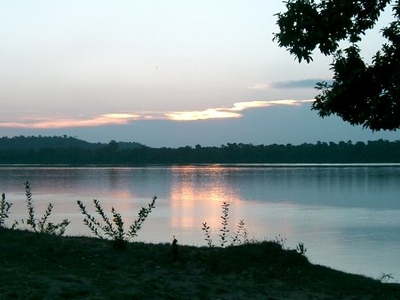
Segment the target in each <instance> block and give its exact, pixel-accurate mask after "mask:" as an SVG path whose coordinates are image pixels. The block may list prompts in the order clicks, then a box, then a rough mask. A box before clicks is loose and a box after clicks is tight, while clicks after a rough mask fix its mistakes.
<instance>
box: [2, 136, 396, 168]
mask: <svg viewBox="0 0 400 300" xmlns="http://www.w3.org/2000/svg"><path fill="white" fill-rule="evenodd" d="M31 138H32V137H31ZM31 138H29V137H27V138H25V139H27V140H30V139H31ZM34 139H35V141H37V142H40V140H41V138H37V137H35V138H34ZM42 139H48V138H47V137H42ZM62 139H68V140H70V141H71V144H70V146H68V143H66V144H64V145H63V146H62V147H61V146H59V147H50V146H47V145H46V143H44V144H41V146H39V145H36V146H33V145H32V146H31V147H22V146H18V147H10V145H8V147H4V144H3V142H4V140H5V139H4V138H0V164H68V165H88V164H103V165H108V164H109V165H141V164H142V165H143V164H191V163H400V141H387V140H382V139H380V140H376V141H368V142H366V143H365V142H356V143H353V142H352V141H348V142H343V141H342V142H339V143H334V142H328V143H326V142H317V143H316V144H310V143H303V144H300V145H292V144H286V145H282V144H271V145H252V144H242V143H228V144H226V145H221V146H220V147H215V146H214V147H202V146H201V145H196V146H195V147H191V146H185V147H179V148H167V147H162V148H152V147H148V146H144V145H141V144H137V143H134V144H132V145H131V146H132V147H127V146H126V145H127V143H125V142H122V143H118V142H116V141H114V140H112V141H110V142H109V143H105V144H101V143H97V144H96V147H79V146H77V141H76V139H75V138H71V137H69V138H66V137H63V138H62ZM85 143H87V142H85ZM128 144H129V143H128ZM59 145H60V144H59ZM133 145H134V146H133Z"/></svg>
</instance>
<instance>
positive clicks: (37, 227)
mask: <svg viewBox="0 0 400 300" xmlns="http://www.w3.org/2000/svg"><path fill="white" fill-rule="evenodd" d="M25 195H26V206H27V208H28V219H27V220H26V224H27V225H29V226H30V227H31V228H32V230H33V231H34V232H37V233H47V234H54V235H63V234H64V233H65V229H66V227H67V226H68V225H69V223H70V221H68V220H67V219H64V220H62V221H61V222H60V223H58V224H54V223H51V222H48V219H49V217H50V216H51V213H52V211H53V208H54V206H53V204H51V203H49V204H48V205H47V208H46V211H45V213H44V215H43V217H42V218H40V219H37V218H36V217H35V206H34V204H33V199H32V193H31V187H30V185H29V182H28V181H27V182H25ZM22 223H24V221H23V220H22ZM16 224H18V223H17V222H16Z"/></svg>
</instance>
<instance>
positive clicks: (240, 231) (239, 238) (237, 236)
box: [201, 202, 249, 248]
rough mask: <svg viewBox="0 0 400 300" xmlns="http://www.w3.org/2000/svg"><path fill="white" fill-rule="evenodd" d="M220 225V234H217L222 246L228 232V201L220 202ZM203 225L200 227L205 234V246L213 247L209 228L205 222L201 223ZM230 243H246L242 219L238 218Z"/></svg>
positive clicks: (245, 231)
mask: <svg viewBox="0 0 400 300" xmlns="http://www.w3.org/2000/svg"><path fill="white" fill-rule="evenodd" d="M221 219H222V222H221V225H222V227H221V228H220V229H219V231H220V234H219V238H220V239H219V242H220V245H221V247H222V248H224V247H225V245H226V243H227V242H228V237H229V236H228V234H229V229H228V219H229V203H227V202H223V203H222V215H221ZM202 224H203V227H202V228H201V229H202V230H203V231H204V234H205V240H206V241H207V246H208V247H209V248H212V247H214V244H213V242H212V238H211V228H210V226H209V225H208V224H207V222H204V223H202ZM231 239H232V243H231V246H233V245H237V244H242V243H248V242H249V240H248V238H247V230H246V227H245V223H244V220H239V223H238V224H237V225H236V231H235V233H234V235H233V236H232V237H231Z"/></svg>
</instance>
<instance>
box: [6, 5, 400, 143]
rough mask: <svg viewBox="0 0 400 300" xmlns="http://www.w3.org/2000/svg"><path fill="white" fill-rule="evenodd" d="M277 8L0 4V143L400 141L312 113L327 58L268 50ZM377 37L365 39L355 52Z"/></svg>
mask: <svg viewBox="0 0 400 300" xmlns="http://www.w3.org/2000/svg"><path fill="white" fill-rule="evenodd" d="M284 10H285V6H284V4H283V3H282V1H280V0H272V1H265V0H249V1H244V0H219V1H215V0H214V1H211V0H202V1H195V0H179V1H178V0H168V1H167V0H146V1H145V0H141V1H139V0H114V1H105V0H68V1H54V0H36V1H31V0H4V1H1V2H0V28H1V29H0V107H1V108H0V136H9V137H12V136H19V135H25V136H30V135H35V136H37V135H42V136H54V135H57V136H60V135H68V136H74V137H77V138H80V139H83V140H87V141H90V142H109V141H110V140H116V141H129V142H138V143H142V144H145V145H147V146H150V147H181V146H187V145H188V146H195V145H197V144H200V145H202V146H220V145H223V144H227V143H245V144H250V143H251V144H254V145H260V144H266V145H268V144H274V143H277V144H288V143H290V144H301V143H316V142H317V141H322V142H330V141H333V142H339V141H348V140H352V141H368V140H377V139H381V138H382V139H386V140H400V131H397V132H375V133H373V132H371V131H370V130H367V129H363V128H362V127H358V126H356V127H354V126H351V125H349V124H348V123H345V122H344V121H342V120H341V119H340V118H338V117H335V116H332V117H327V118H323V119H322V118H320V117H319V116H318V114H317V112H316V111H312V110H311V103H312V101H313V99H314V97H315V96H316V95H317V93H318V92H317V91H316V90H315V89H314V87H315V83H316V82H318V81H322V80H325V81H329V80H331V78H332V72H331V70H330V63H331V58H329V57H328V58H327V57H323V56H321V55H319V54H318V53H315V55H314V61H313V62H312V63H310V64H307V63H301V64H299V63H298V62H297V61H296V60H295V59H294V57H292V56H290V54H289V53H288V52H287V51H286V50H285V49H283V48H279V47H278V44H277V43H276V42H274V41H273V40H272V39H273V33H274V32H278V28H277V26H276V16H275V14H276V13H278V12H283V11H284ZM390 16H391V14H390V13H386V14H384V15H383V17H382V19H383V21H382V22H383V23H382V24H385V22H386V21H387V20H390ZM382 26H383V25H382ZM382 26H380V27H382ZM378 27H379V25H378ZM381 42H382V40H381V38H380V34H379V31H378V30H373V31H369V32H367V35H366V37H365V38H364V40H363V43H362V46H363V49H364V50H363V51H364V52H363V55H364V56H365V57H367V58H368V57H371V56H372V55H373V53H375V52H376V51H377V50H378V48H377V47H378V46H379V45H380V43H381Z"/></svg>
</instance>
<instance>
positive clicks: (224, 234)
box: [219, 202, 229, 248]
mask: <svg viewBox="0 0 400 300" xmlns="http://www.w3.org/2000/svg"><path fill="white" fill-rule="evenodd" d="M221 219H222V223H221V225H222V228H221V229H220V230H219V231H220V232H221V233H220V234H219V237H220V240H219V241H220V244H221V247H222V248H223V247H225V244H226V242H227V241H228V233H229V229H228V219H229V203H226V202H223V203H222V215H221Z"/></svg>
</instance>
